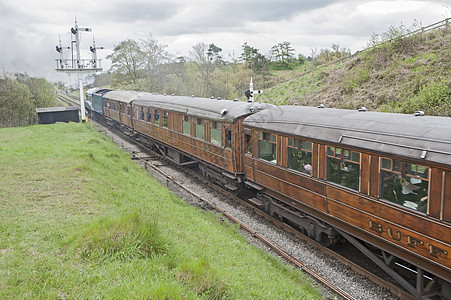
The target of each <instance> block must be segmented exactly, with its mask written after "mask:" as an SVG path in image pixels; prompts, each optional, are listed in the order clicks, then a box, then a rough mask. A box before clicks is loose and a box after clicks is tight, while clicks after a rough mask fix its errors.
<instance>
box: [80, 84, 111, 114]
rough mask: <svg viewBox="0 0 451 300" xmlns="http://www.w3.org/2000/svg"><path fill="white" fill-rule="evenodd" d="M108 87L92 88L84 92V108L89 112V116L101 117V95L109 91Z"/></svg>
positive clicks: (102, 111) (102, 110)
mask: <svg viewBox="0 0 451 300" xmlns="http://www.w3.org/2000/svg"><path fill="white" fill-rule="evenodd" d="M110 91H111V90H110V89H103V88H92V89H89V90H88V91H87V92H86V101H85V108H86V110H88V111H89V112H90V113H91V117H94V118H95V117H103V116H104V109H103V96H104V95H105V94H106V93H108V92H110Z"/></svg>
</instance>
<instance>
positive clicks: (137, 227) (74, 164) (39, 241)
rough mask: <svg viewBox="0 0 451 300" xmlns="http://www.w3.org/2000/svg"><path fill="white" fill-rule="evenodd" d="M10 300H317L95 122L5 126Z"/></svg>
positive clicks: (2, 283) (0, 230)
mask: <svg viewBox="0 0 451 300" xmlns="http://www.w3.org/2000/svg"><path fill="white" fill-rule="evenodd" d="M0 174H1V181H0V199H1V201H0V298H1V299H7V298H28V299H30V298H41V299H42V298H45V299H46V298H60V299H64V298H77V299H80V298H81V299H87V298H121V299H128V298H147V299H149V298H152V299H179V298H183V299H198V298H208V299H250V298H252V299H264V298H266V299H274V298H279V299H288V298H291V299H314V298H320V297H321V296H320V295H319V294H318V292H317V291H315V290H313V289H312V288H311V287H309V286H308V285H307V284H306V283H305V278H304V276H303V275H302V274H301V273H300V272H299V271H296V270H294V269H292V268H290V267H287V266H283V265H282V264H280V263H279V262H278V261H277V260H275V259H274V258H271V257H270V256H268V255H267V254H265V253H263V252H262V251H261V250H258V249H256V248H255V247H253V246H251V245H250V244H248V243H247V242H246V240H245V239H244V238H243V237H241V236H240V235H239V234H238V233H237V228H236V226H231V225H229V224H227V223H222V222H221V221H220V220H219V219H218V218H217V217H216V216H215V215H213V214H211V213H204V212H203V211H201V210H199V209H195V208H192V207H190V206H189V205H187V204H186V203H185V202H183V201H182V200H181V199H179V198H178V197H177V196H174V195H173V194H172V193H171V192H170V191H168V189H167V188H166V187H163V186H161V185H160V184H158V183H157V182H156V181H155V180H154V179H152V178H151V177H150V176H148V174H147V173H146V172H145V170H144V169H142V168H140V167H138V166H137V165H136V164H135V163H134V162H133V161H132V160H130V157H129V155H128V154H127V153H124V152H123V151H122V150H121V149H119V148H118V147H117V146H116V145H115V144H113V142H112V141H111V140H110V139H109V138H107V137H105V136H103V135H101V134H100V133H98V132H96V131H95V130H93V129H92V128H90V125H89V124H55V125H37V126H31V127H23V128H8V129H0Z"/></svg>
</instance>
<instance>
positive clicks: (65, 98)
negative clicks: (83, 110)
mask: <svg viewBox="0 0 451 300" xmlns="http://www.w3.org/2000/svg"><path fill="white" fill-rule="evenodd" d="M57 97H58V100H59V101H61V102H63V103H65V104H67V105H69V106H77V107H80V99H79V98H78V97H76V96H73V95H70V94H64V93H57Z"/></svg>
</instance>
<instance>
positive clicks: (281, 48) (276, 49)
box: [271, 42, 295, 64]
mask: <svg viewBox="0 0 451 300" xmlns="http://www.w3.org/2000/svg"><path fill="white" fill-rule="evenodd" d="M271 51H272V54H273V55H274V57H275V58H276V60H277V61H279V62H281V63H283V64H288V63H289V62H291V61H292V60H294V52H295V50H294V48H293V47H291V43H290V42H282V43H278V44H277V45H274V46H272V48H271Z"/></svg>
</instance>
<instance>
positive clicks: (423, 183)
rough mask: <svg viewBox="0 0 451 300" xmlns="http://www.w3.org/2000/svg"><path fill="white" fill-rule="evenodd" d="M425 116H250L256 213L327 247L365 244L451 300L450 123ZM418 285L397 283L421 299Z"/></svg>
mask: <svg viewBox="0 0 451 300" xmlns="http://www.w3.org/2000/svg"><path fill="white" fill-rule="evenodd" d="M419 115H420V116H413V115H400V114H388V113H379V112H359V111H350V110H340V109H328V108H315V107H298V106H282V107H276V108H273V109H268V110H265V111H262V112H260V113H258V114H255V115H252V116H249V117H248V118H246V119H245V120H244V122H243V126H244V134H245V140H246V141H247V142H248V144H247V145H246V147H245V149H246V150H245V151H246V153H245V158H244V161H245V171H246V183H247V184H248V185H251V186H253V187H257V188H258V190H259V191H260V192H259V194H258V196H257V197H256V199H254V203H255V204H257V205H259V206H261V207H262V209H265V210H266V211H267V212H268V213H270V214H272V215H277V216H279V217H280V218H282V219H285V220H286V221H288V222H290V223H293V224H296V225H298V226H300V227H301V228H303V229H304V231H305V232H306V233H307V234H308V235H310V236H311V237H313V238H315V239H316V240H318V241H319V242H321V243H323V244H327V245H328V244H331V243H333V242H334V241H336V240H337V239H339V238H340V235H339V234H338V232H339V233H340V234H341V235H343V236H345V237H346V238H348V239H349V240H351V242H352V243H356V242H359V241H358V240H356V239H354V238H353V237H357V238H358V239H360V240H361V241H364V242H367V243H369V244H371V245H373V246H375V247H377V248H379V249H381V250H382V251H385V252H386V253H387V255H388V254H392V255H394V256H395V257H399V258H402V259H403V260H404V261H407V262H409V263H411V264H413V265H415V266H417V267H418V268H419V269H418V271H419V272H423V271H426V272H429V273H430V274H433V275H436V276H438V278H441V279H437V281H441V284H442V288H443V289H448V290H447V291H446V292H443V291H442V293H443V294H446V293H448V292H449V293H451V287H450V285H451V284H450V282H451V119H449V118H441V117H429V116H421V114H419ZM357 246H358V245H357ZM362 249H363V248H362ZM362 251H364V252H365V250H362ZM368 255H369V256H370V257H372V256H371V254H368ZM382 267H383V268H384V270H386V271H388V272H390V270H389V269H388V268H385V267H384V266H382ZM394 276H396V275H394ZM418 278H420V279H421V280H420V282H417V283H416V285H417V286H416V287H412V286H409V285H408V284H407V283H406V282H404V281H403V279H402V278H401V279H399V278H398V279H399V280H398V279H397V280H398V281H400V283H401V284H402V285H403V286H404V287H405V288H406V289H408V290H409V291H410V292H411V293H412V294H414V295H418V294H421V293H422V290H423V289H424V278H423V276H418ZM395 279H396V278H395ZM443 280H445V281H448V282H447V283H446V282H443Z"/></svg>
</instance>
